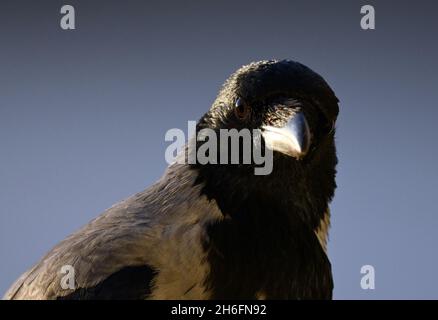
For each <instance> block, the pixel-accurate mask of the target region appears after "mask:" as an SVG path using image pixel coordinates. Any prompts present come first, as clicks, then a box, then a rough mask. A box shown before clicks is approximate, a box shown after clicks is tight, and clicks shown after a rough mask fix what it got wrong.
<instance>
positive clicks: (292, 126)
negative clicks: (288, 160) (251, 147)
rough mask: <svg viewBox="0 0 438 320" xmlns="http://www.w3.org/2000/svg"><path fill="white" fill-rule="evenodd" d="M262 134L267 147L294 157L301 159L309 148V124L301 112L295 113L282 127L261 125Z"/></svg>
mask: <svg viewBox="0 0 438 320" xmlns="http://www.w3.org/2000/svg"><path fill="white" fill-rule="evenodd" d="M262 135H263V137H264V139H265V143H266V146H267V147H268V148H270V149H271V150H273V151H278V152H281V153H284V154H286V155H289V156H291V157H294V158H296V159H302V158H303V157H304V156H305V155H306V154H307V152H308V151H309V148H310V143H311V137H310V129H309V124H308V123H307V120H306V117H305V116H304V114H303V113H302V112H298V113H296V114H295V115H294V116H293V117H292V118H291V119H290V120H289V121H288V123H287V124H286V125H285V126H284V127H282V128H277V127H273V126H264V127H262Z"/></svg>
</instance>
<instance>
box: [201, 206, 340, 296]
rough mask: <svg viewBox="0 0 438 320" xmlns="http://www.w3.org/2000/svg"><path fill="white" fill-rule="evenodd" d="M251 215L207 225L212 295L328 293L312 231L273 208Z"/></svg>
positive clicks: (324, 262)
mask: <svg viewBox="0 0 438 320" xmlns="http://www.w3.org/2000/svg"><path fill="white" fill-rule="evenodd" d="M253 214H255V215H252V216H251V215H242V216H239V217H234V218H230V219H225V220H224V221H222V222H220V223H217V224H214V225H211V226H210V227H209V228H208V231H207V234H208V241H206V243H205V244H204V247H205V249H206V250H207V252H208V262H209V265H210V266H209V267H210V272H209V276H208V277H207V285H208V286H209V287H211V288H212V294H213V298H218V299H222V298H236V299H254V298H256V299H329V298H331V293H332V286H333V285H332V276H331V268H330V263H329V261H328V259H327V257H326V255H325V253H324V251H323V250H322V248H321V245H320V243H319V242H318V239H317V237H316V236H315V233H314V232H313V230H310V229H309V228H308V227H307V226H306V225H304V224H303V223H302V222H301V220H300V219H298V218H293V216H292V217H290V216H286V215H283V214H281V213H280V212H276V211H275V210H273V211H265V212H256V213H253Z"/></svg>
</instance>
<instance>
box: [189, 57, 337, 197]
mask: <svg viewBox="0 0 438 320" xmlns="http://www.w3.org/2000/svg"><path fill="white" fill-rule="evenodd" d="M338 111H339V109H338V99H337V98H336V96H335V94H334V93H333V91H332V90H331V88H330V87H329V86H328V84H327V83H326V82H325V81H324V79H323V78H322V77H321V76H319V75H318V74H316V73H315V72H313V71H312V70H310V69H309V68H307V67H306V66H304V65H302V64H300V63H297V62H294V61H289V60H282V61H272V60H271V61H261V62H255V63H251V64H249V65H247V66H243V67H242V68H240V69H239V70H237V71H236V72H235V73H234V74H233V75H231V76H230V78H229V79H228V80H227V81H226V82H225V84H224V85H223V88H222V89H221V91H220V92H219V94H218V96H217V98H216V100H215V102H214V103H213V105H212V107H211V109H210V110H209V111H208V112H207V113H206V114H205V115H204V116H203V117H202V118H201V120H200V121H199V122H198V126H197V130H198V132H199V131H200V130H202V129H204V128H209V129H213V130H215V131H216V132H219V131H220V129H237V130H241V129H249V130H251V131H252V130H254V129H258V130H260V133H261V137H262V141H263V143H262V144H263V145H265V146H266V147H268V148H269V149H270V150H272V151H273V170H272V173H270V174H269V175H266V176H263V175H261V176H257V175H254V170H253V167H254V165H255V164H254V163H252V164H246V165H245V164H239V165H232V164H230V165H220V164H207V165H203V166H202V165H196V168H197V169H198V170H199V171H200V180H202V181H203V182H205V183H206V184H207V186H206V191H207V192H208V193H209V194H215V193H216V192H218V193H219V194H224V193H229V196H228V198H229V199H228V200H229V201H232V200H231V199H235V198H236V197H245V196H249V195H250V194H263V193H264V195H267V194H268V195H269V194H270V195H272V196H273V197H274V198H275V196H276V195H278V194H280V193H284V192H288V191H290V192H292V193H293V192H295V193H297V192H298V191H299V192H302V193H303V197H306V194H312V193H313V192H319V193H320V194H323V199H321V200H320V202H325V203H327V201H329V200H330V199H331V197H332V196H333V192H334V189H335V181H334V178H335V173H336V171H335V167H336V163H337V158H336V151H335V144H334V134H335V123H336V118H337V115H338ZM200 144H202V142H201V143H198V145H200ZM220 152H221V151H220ZM218 162H219V161H218ZM231 189H233V190H236V192H233V191H232V190H231ZM298 189H300V190H298ZM262 190H263V191H262ZM213 197H214V196H213ZM221 197H224V196H221ZM225 198H227V196H225ZM324 200H325V201H324ZM225 201H227V200H225Z"/></svg>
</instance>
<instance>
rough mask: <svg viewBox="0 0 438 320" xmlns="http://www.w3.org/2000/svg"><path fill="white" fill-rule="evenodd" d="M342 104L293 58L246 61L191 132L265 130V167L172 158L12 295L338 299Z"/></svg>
mask: <svg viewBox="0 0 438 320" xmlns="http://www.w3.org/2000/svg"><path fill="white" fill-rule="evenodd" d="M338 102H339V101H338V99H337V98H336V96H335V94H334V92H333V91H332V89H331V88H330V87H329V85H328V84H327V83H326V81H325V80H324V79H323V78H322V77H321V76H320V75H318V74H317V73H315V72H314V71H312V70H311V69H309V68H308V67H306V66H304V65H302V64H300V63H298V62H295V61H291V60H265V61H259V62H253V63H250V64H248V65H245V66H243V67H241V68H240V69H238V70H237V71H236V72H235V73H234V74H232V75H231V76H230V77H229V78H228V80H226V82H225V83H224V85H223V86H222V88H221V90H220V91H219V94H218V96H217V98H216V100H215V101H214V102H213V104H212V106H211V108H210V110H209V111H208V112H207V113H206V114H205V115H204V116H203V117H202V118H201V119H200V120H199V121H198V123H197V127H196V129H197V132H200V130H202V129H205V128H208V129H211V130H213V131H214V132H219V130H221V129H237V130H241V129H245V128H246V129H257V130H260V132H261V137H262V141H263V143H262V145H263V146H264V147H263V150H264V152H267V151H268V150H271V151H272V155H273V157H272V159H273V169H272V172H271V173H270V174H266V175H255V174H254V171H253V170H252V169H253V168H254V166H255V164H254V163H252V162H251V163H248V164H226V163H225V164H222V163H218V164H215V163H207V164H200V163H198V162H195V163H187V161H176V162H174V163H172V164H170V165H169V167H168V168H167V169H166V171H165V173H164V174H163V176H162V177H161V178H160V179H159V180H158V181H157V182H156V183H155V184H153V185H152V186H150V187H149V188H147V189H146V190H144V191H142V192H140V193H138V194H135V195H133V196H131V197H130V198H128V199H126V200H124V201H122V202H120V203H118V204H116V205H114V206H113V207H111V208H110V209H108V210H106V211H105V212H104V213H103V214H102V215H100V216H98V217H97V218H96V219H94V220H92V221H91V222H90V223H89V224H87V225H85V226H84V227H83V228H82V229H80V230H79V231H77V232H75V233H73V234H72V235H70V236H69V237H67V238H66V239H65V240H63V241H62V242H60V243H59V244H58V245H56V246H55V247H54V248H53V249H52V250H51V251H50V252H49V253H48V254H47V255H46V256H44V257H43V258H42V259H41V260H40V261H39V262H38V263H37V264H36V265H35V266H34V267H33V268H31V269H30V270H29V271H27V272H26V273H24V274H23V275H22V276H21V277H20V278H19V279H18V280H17V281H16V282H15V283H14V284H13V285H12V287H11V288H10V289H9V291H8V292H7V293H6V295H5V299H59V300H64V299H123V300H125V299H300V300H301V299H331V298H332V291H333V280H332V272H331V264H330V261H329V259H328V257H327V252H326V245H327V235H328V229H329V226H330V211H329V203H330V201H331V200H332V198H333V196H334V192H335V189H336V182H335V176H336V165H337V161H338V160H337V156H336V148H335V138H334V137H335V123H336V118H337V116H338V112H339V107H338ZM196 145H197V147H199V146H200V145H202V142H198V141H197V142H196ZM65 266H68V267H71V269H72V270H73V271H74V272H73V273H72V274H70V275H71V276H73V278H72V279H73V280H72V281H73V283H71V282H70V284H69V286H68V287H66V286H65V285H64V286H63V285H62V283H63V281H65V280H63V277H65V276H66V273H65V272H63V268H65Z"/></svg>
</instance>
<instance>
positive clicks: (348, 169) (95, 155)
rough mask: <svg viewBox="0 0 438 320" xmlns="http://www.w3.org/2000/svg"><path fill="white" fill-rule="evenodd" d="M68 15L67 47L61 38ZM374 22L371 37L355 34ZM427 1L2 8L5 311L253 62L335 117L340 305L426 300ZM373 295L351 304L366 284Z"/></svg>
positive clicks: (5, 4)
mask: <svg viewBox="0 0 438 320" xmlns="http://www.w3.org/2000/svg"><path fill="white" fill-rule="evenodd" d="M63 4H72V5H74V6H75V8H76V27H77V29H76V30H74V31H63V30H61V28H60V27H59V20H60V17H61V15H60V13H59V10H60V8H61V6H62V5H63ZM364 4H373V5H374V6H375V9H376V30H374V31H363V30H362V29H361V28H360V24H359V22H360V18H361V15H360V7H361V6H362V5H364ZM437 9H438V4H437V3H436V1H425V0H423V1H415V2H414V1H387V0H385V1H352V0H348V1H324V0H321V1H309V0H306V1H304V0H303V1H291V0H290V1H220V2H219V1H215V2H213V1H155V2H152V1H150V2H149V1H148V2H146V1H117V2H116V1H108V0H105V1H97V0H94V1H85V0H84V1H79V0H72V1H62V2H61V1H17V0H14V1H3V0H2V1H1V4H0V228H1V229H0V294H2V293H4V292H5V291H6V289H7V288H8V286H9V285H10V284H11V283H12V282H13V281H14V280H15V278H17V277H18V276H19V275H20V274H21V273H22V272H24V271H25V270H26V269H27V268H29V267H30V266H31V265H32V264H33V263H35V262H36V261H37V260H38V259H39V258H40V257H41V256H42V255H43V254H44V253H45V252H46V251H48V250H49V249H50V248H51V247H52V246H53V245H54V244H55V243H57V242H58V241H60V240H61V239H63V238H64V237H65V236H66V235H68V234H69V233H71V232H73V231H74V230H76V229H77V228H78V227H80V226H81V225H83V224H85V223H87V222H88V221H89V220H90V219H92V218H93V217H95V216H96V215H97V214H99V213H100V212H101V211H103V210H104V209H105V208H107V207H109V206H111V205H112V204H113V203H115V202H117V201H119V200H121V199H123V198H125V197H127V196H129V195H130V194H132V193H134V192H137V191H140V190H142V189H144V188H145V187H147V186H148V185H150V184H151V183H153V182H154V181H155V180H156V179H157V178H159V177H160V175H161V173H162V171H163V169H164V168H165V167H166V163H165V160H164V151H165V148H166V146H167V145H168V143H166V142H165V141H164V134H165V132H166V130H168V129H170V128H174V127H177V128H182V129H185V128H186V125H187V120H197V119H199V117H200V116H201V115H202V114H203V113H204V112H205V111H206V110H207V109H208V108H209V105H210V104H211V102H212V101H213V99H214V98H215V95H216V93H217V90H218V89H219V86H220V85H221V84H222V82H223V81H224V80H225V79H226V78H227V77H228V75H229V74H230V73H232V72H233V71H234V70H235V69H236V68H238V67H240V66H241V65H243V64H246V63H249V62H251V61H253V60H260V59H270V58H277V59H281V58H290V59H294V60H298V61H300V62H302V63H304V64H306V65H308V66H309V67H311V68H312V69H314V70H315V71H317V72H319V73H320V74H321V75H322V76H324V77H325V78H326V80H327V81H328V82H329V84H330V85H331V86H332V87H333V89H334V90H335V92H336V93H337V95H338V97H339V98H340V100H341V113H340V117H339V121H338V132H337V142H338V149H339V158H340V163H339V167H338V168H339V174H338V185H339V187H338V189H337V193H336V198H335V200H334V202H333V204H332V229H331V236H330V245H329V256H330V259H331V261H332V265H333V271H334V278H335V292H334V296H335V298H337V299H352V298H358V299H386V298H395V299H398V298H403V299H405V298H438V289H437V285H438V274H437V270H438V256H437V252H436V251H437V250H436V244H437V241H438V234H437V227H438V225H437V224H438V217H437V214H438V212H437V209H436V200H437V198H438V194H437V190H438V182H437V178H438V173H437V169H436V163H437V162H436V158H437V138H438V133H437V132H438V130H437V128H436V121H437V119H438V111H437V110H438V109H437V103H436V101H437V95H436V94H437V92H438V88H437V84H438V81H437V72H438V62H437V57H438V45H437V40H436V34H437V31H438V20H437V19H436V13H437ZM365 264H371V265H373V266H374V267H375V270H376V289H375V290H373V291H364V290H362V289H361V287H360V278H361V274H360V267H361V266H362V265H365Z"/></svg>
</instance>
